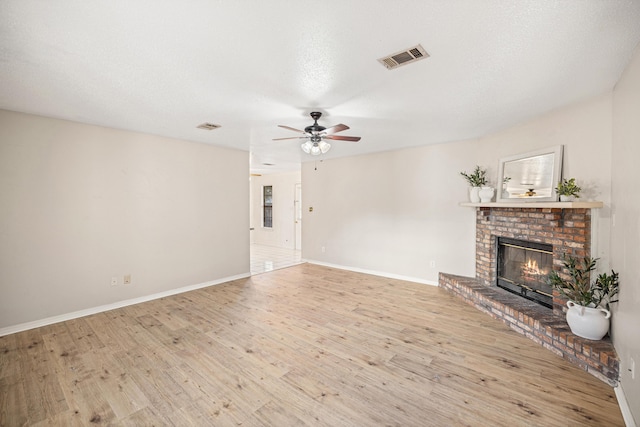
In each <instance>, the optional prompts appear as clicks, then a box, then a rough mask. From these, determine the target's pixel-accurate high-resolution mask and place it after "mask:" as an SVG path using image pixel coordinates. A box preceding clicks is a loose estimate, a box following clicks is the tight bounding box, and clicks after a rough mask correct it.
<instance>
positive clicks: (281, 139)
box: [272, 136, 307, 141]
mask: <svg viewBox="0 0 640 427" xmlns="http://www.w3.org/2000/svg"><path fill="white" fill-rule="evenodd" d="M285 139H307V137H306V136H290V137H288V138H273V139H272V141H284V140H285Z"/></svg>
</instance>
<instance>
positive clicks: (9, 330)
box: [0, 273, 251, 337]
mask: <svg viewBox="0 0 640 427" xmlns="http://www.w3.org/2000/svg"><path fill="white" fill-rule="evenodd" d="M250 276H251V273H243V274H238V275H235V276H230V277H224V278H222V279H217V280H212V281H210V282H205V283H199V284H197V285H190V286H184V287H182V288H177V289H170V290H168V291H164V292H158V293H156V294H151V295H145V296H142V297H138V298H132V299H128V300H123V301H118V302H114V303H111V304H105V305H100V306H98V307H92V308H87V309H84V310H79V311H74V312H72V313H65V314H60V315H58V316H52V317H47V318H46V319H40V320H34V321H33V322H26V323H21V324H19V325H13V326H8V327H6V328H2V329H0V337H2V336H5V335H9V334H15V333H17V332H22V331H26V330H29V329H34V328H39V327H41V326H47V325H52V324H54V323H58V322H64V321H66V320H72V319H77V318H79V317H84V316H90V315H92V314H97V313H102V312H103V311H109V310H114V309H116V308H121V307H126V306H129V305H134V304H140V303H141V302H147V301H151V300H154V299H158V298H164V297H168V296H171V295H176V294H181V293H183V292H189V291H194V290H196V289H201V288H206V287H208V286H214V285H219V284H221V283H226V282H231V281H233V280H238V279H244V278H247V277H250Z"/></svg>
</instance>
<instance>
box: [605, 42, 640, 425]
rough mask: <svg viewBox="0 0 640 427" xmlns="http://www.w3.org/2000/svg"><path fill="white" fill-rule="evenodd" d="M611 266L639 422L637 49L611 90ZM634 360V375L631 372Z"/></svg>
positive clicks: (617, 330)
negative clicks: (617, 277)
mask: <svg viewBox="0 0 640 427" xmlns="http://www.w3.org/2000/svg"><path fill="white" fill-rule="evenodd" d="M612 160H613V163H612V164H613V172H612V181H613V197H612V206H613V214H614V215H615V221H614V226H613V228H612V239H611V258H612V263H611V267H612V268H613V269H614V270H615V271H618V272H619V273H620V302H619V303H618V304H616V306H615V307H614V313H613V317H612V319H613V320H612V325H613V326H612V329H613V340H614V343H615V346H616V350H617V351H618V356H619V357H620V361H621V369H620V372H621V382H620V385H621V387H622V389H623V390H624V394H625V396H626V397H627V401H628V403H629V407H630V408H632V409H631V411H632V413H633V416H634V418H635V421H636V423H640V198H639V197H638V195H639V194H640V191H639V190H638V162H639V161H640V48H638V49H636V53H635V55H634V57H633V59H632V61H631V63H630V65H629V66H628V67H627V69H626V71H625V72H624V74H623V76H622V78H621V79H620V81H619V82H618V84H617V85H616V88H615V90H614V92H613V159H612ZM631 358H633V359H634V361H635V379H631V373H630V372H629V367H630V360H631Z"/></svg>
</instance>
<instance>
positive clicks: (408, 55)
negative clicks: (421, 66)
mask: <svg viewBox="0 0 640 427" xmlns="http://www.w3.org/2000/svg"><path fill="white" fill-rule="evenodd" d="M428 57H429V54H428V53H427V51H426V50H424V48H423V47H422V46H421V45H417V46H414V47H412V48H409V49H407V50H402V51H400V52H396V53H394V54H393V55H389V56H385V57H384V58H380V59H378V62H380V63H381V64H382V65H384V66H385V67H386V68H387V69H388V70H393V69H395V68H398V67H401V66H402V65H407V64H411V63H413V62H416V61H419V60H421V59H425V58H428Z"/></svg>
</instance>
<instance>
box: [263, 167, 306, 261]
mask: <svg viewBox="0 0 640 427" xmlns="http://www.w3.org/2000/svg"><path fill="white" fill-rule="evenodd" d="M300 180H301V173H300V171H296V172H289V173H275V174H268V175H262V176H252V177H251V228H253V231H252V232H251V242H252V243H257V244H260V245H268V246H275V247H279V248H287V249H294V247H295V231H294V227H295V223H294V221H295V212H294V190H295V185H296V184H299V183H300ZM265 185H271V186H273V228H271V229H268V228H263V227H262V187H263V186H265Z"/></svg>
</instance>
